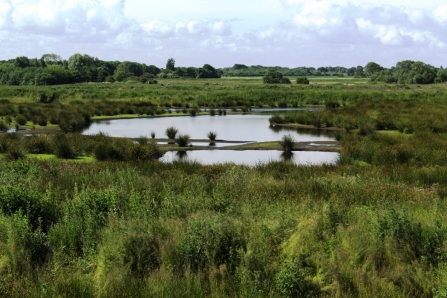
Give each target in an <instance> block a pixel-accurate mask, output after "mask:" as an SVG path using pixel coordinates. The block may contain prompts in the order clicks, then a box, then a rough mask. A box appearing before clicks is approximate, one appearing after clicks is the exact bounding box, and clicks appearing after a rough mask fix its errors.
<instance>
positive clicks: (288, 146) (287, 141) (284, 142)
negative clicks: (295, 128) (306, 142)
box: [279, 134, 295, 153]
mask: <svg viewBox="0 0 447 298" xmlns="http://www.w3.org/2000/svg"><path fill="white" fill-rule="evenodd" d="M279 145H280V146H281V147H282V150H283V151H284V152H285V153H291V152H292V150H293V146H294V145H295V139H294V138H293V137H292V136H291V135H289V134H288V135H284V136H283V137H282V139H281V141H279Z"/></svg>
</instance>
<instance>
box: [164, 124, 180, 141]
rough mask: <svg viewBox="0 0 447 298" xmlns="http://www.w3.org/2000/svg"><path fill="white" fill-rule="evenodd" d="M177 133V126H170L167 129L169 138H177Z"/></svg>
mask: <svg viewBox="0 0 447 298" xmlns="http://www.w3.org/2000/svg"><path fill="white" fill-rule="evenodd" d="M177 133H178V129H177V128H175V127H174V126H171V127H168V128H167V129H166V136H167V137H168V138H169V139H175V136H176V135H177Z"/></svg>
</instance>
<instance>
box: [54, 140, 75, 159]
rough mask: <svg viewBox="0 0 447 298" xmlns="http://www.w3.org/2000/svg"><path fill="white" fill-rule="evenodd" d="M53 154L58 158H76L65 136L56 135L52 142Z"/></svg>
mask: <svg viewBox="0 0 447 298" xmlns="http://www.w3.org/2000/svg"><path fill="white" fill-rule="evenodd" d="M54 154H55V155H56V156H57V157H58V158H64V159H73V158H76V157H77V155H76V152H75V151H74V150H73V147H72V146H71V144H70V143H69V141H68V137H67V136H66V135H65V134H60V135H57V136H56V138H55V141H54Z"/></svg>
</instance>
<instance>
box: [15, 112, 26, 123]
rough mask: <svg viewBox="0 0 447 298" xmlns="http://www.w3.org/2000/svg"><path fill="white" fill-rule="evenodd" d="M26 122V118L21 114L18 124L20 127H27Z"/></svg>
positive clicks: (18, 117)
mask: <svg viewBox="0 0 447 298" xmlns="http://www.w3.org/2000/svg"><path fill="white" fill-rule="evenodd" d="M26 121H27V120H26V117H25V116H23V115H22V114H20V115H18V116H17V117H16V123H18V124H19V125H25V124H26Z"/></svg>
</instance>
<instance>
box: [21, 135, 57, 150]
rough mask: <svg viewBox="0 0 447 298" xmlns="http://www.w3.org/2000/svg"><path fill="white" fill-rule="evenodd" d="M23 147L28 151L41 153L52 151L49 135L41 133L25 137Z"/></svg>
mask: <svg viewBox="0 0 447 298" xmlns="http://www.w3.org/2000/svg"><path fill="white" fill-rule="evenodd" d="M24 141H25V148H26V150H28V152H29V153H33V154H42V153H48V154H51V153H53V142H52V140H51V138H50V137H48V136H45V135H41V136H37V135H33V136H31V137H29V138H25V140H24Z"/></svg>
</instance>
